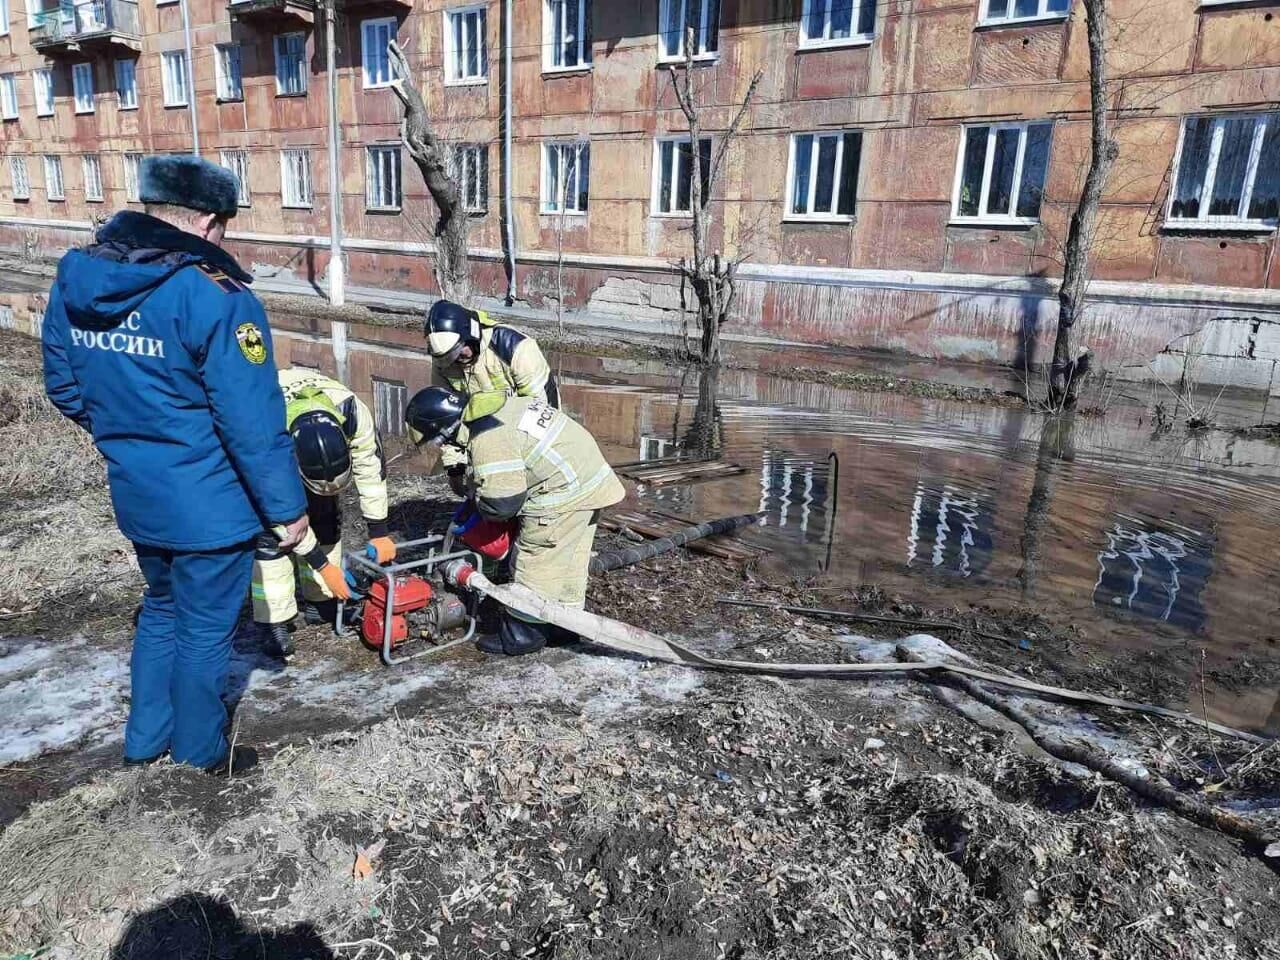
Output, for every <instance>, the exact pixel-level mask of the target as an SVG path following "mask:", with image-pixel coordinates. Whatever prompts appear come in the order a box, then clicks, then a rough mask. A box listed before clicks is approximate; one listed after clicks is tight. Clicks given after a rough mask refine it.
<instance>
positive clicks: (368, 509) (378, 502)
mask: <svg viewBox="0 0 1280 960" xmlns="http://www.w3.org/2000/svg"><path fill="white" fill-rule="evenodd" d="M308 387H311V388H316V389H319V390H320V391H321V392H322V393H324V395H325V396H326V397H327V398H328V399H329V400H330V402H332V403H333V405H334V406H335V407H337V408H338V411H339V413H341V414H342V429H343V432H344V433H346V435H347V444H348V447H349V449H350V450H351V475H352V478H353V479H354V480H355V482H356V492H357V493H358V494H359V496H360V512H361V513H362V514H363V515H364V519H365V523H366V524H367V525H368V527H369V536H370V537H381V536H386V530H387V468H386V464H385V462H384V460H383V457H382V444H381V442H380V441H379V439H378V429H377V427H376V426H375V424H374V420H373V412H372V411H371V410H370V409H369V408H368V406H366V405H365V403H364V401H362V400H361V399H360V398H359V397H357V396H356V395H355V394H354V393H352V392H351V391H350V390H349V389H347V388H346V387H345V386H343V385H342V384H341V383H339V382H338V381H337V380H334V379H333V378H332V377H326V376H325V375H324V374H323V373H320V372H319V371H317V370H308V369H306V368H305V367H290V368H288V369H287V370H281V371H280V389H281V391H283V393H284V401H285V404H286V405H288V404H289V403H290V402H291V401H293V400H296V399H297V398H298V396H299V395H300V394H301V392H302V391H303V390H305V389H307V388H308Z"/></svg>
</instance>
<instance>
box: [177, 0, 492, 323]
mask: <svg viewBox="0 0 1280 960" xmlns="http://www.w3.org/2000/svg"><path fill="white" fill-rule="evenodd" d="M184 2H185V0H184ZM512 6H513V0H506V5H505V7H506V13H505V16H504V17H503V20H504V21H505V25H506V34H505V36H504V37H503V43H502V63H503V68H502V72H503V76H502V79H503V92H502V166H503V171H502V187H503V189H502V205H503V207H504V213H505V214H506V218H507V303H508V304H512V303H515V300H516V225H515V210H514V204H513V203H512V202H511V168H512V159H511V86H512V82H513V80H512V76H511V47H512V43H513V40H512V37H511V34H512V32H513V30H514V24H513V22H512Z"/></svg>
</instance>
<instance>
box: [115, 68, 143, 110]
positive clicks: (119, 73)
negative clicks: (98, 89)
mask: <svg viewBox="0 0 1280 960" xmlns="http://www.w3.org/2000/svg"><path fill="white" fill-rule="evenodd" d="M116 106H117V107H119V108H120V109H121V110H136V109H138V65H137V63H136V62H134V61H133V60H117V61H116Z"/></svg>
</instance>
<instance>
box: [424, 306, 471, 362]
mask: <svg viewBox="0 0 1280 960" xmlns="http://www.w3.org/2000/svg"><path fill="white" fill-rule="evenodd" d="M422 335H423V336H424V337H426V338H427V352H428V353H430V354H431V356H432V358H433V359H436V360H442V361H444V362H445V363H453V362H454V361H455V360H457V359H458V354H460V353H461V352H462V348H463V347H470V348H471V352H472V355H475V354H478V353H479V352H480V314H478V313H476V312H475V311H474V310H468V309H467V308H466V307H464V306H462V305H461V304H457V303H454V302H453V301H452V300H437V301H436V302H435V303H433V304H432V305H431V309H430V310H429V311H428V312H427V319H426V322H425V323H423V325H422Z"/></svg>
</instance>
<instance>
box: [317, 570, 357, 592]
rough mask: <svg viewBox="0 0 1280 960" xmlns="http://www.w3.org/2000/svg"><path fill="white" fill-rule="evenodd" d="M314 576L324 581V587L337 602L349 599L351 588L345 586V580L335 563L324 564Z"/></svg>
mask: <svg viewBox="0 0 1280 960" xmlns="http://www.w3.org/2000/svg"><path fill="white" fill-rule="evenodd" d="M316 575H317V576H318V577H319V578H320V579H321V580H323V581H324V585H325V586H326V587H328V588H329V592H330V593H332V594H333V595H334V596H335V597H337V598H338V599H339V600H350V599H351V588H350V587H348V586H347V578H346V576H345V575H344V574H343V572H342V568H340V567H339V566H338V565H337V564H336V563H326V564H325V565H324V566H323V567H321V568H320V569H319V570H317V571H316Z"/></svg>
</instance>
